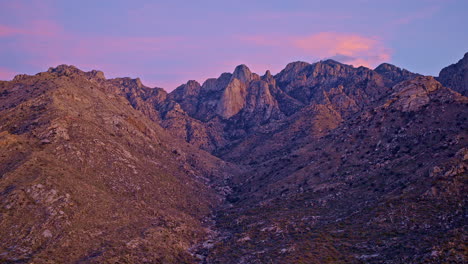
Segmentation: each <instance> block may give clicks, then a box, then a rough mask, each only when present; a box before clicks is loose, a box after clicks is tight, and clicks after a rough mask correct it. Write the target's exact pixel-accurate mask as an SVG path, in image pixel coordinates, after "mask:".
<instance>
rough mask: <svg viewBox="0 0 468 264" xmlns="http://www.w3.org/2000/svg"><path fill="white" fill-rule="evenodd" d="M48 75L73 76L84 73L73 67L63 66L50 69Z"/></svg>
mask: <svg viewBox="0 0 468 264" xmlns="http://www.w3.org/2000/svg"><path fill="white" fill-rule="evenodd" d="M47 72H48V73H53V74H57V75H58V76H71V75H73V74H82V73H83V71H81V70H80V69H78V68H76V67H75V66H73V65H66V64H61V65H59V66H57V67H55V68H53V67H50V68H49V70H48V71H47Z"/></svg>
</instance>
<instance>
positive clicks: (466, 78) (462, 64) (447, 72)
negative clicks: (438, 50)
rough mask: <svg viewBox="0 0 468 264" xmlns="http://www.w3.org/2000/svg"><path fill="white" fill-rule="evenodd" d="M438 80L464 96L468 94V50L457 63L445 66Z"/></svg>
mask: <svg viewBox="0 0 468 264" xmlns="http://www.w3.org/2000/svg"><path fill="white" fill-rule="evenodd" d="M438 80H439V81H440V82H441V83H442V84H443V85H444V86H446V87H449V88H451V89H453V90H455V91H457V92H459V93H461V94H462V95H464V96H468V52H467V53H465V56H464V57H463V58H462V59H461V60H459V61H458V62H457V63H455V64H452V65H450V66H448V67H445V68H443V69H442V70H441V71H440V73H439V78H438Z"/></svg>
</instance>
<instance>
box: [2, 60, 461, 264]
mask: <svg viewBox="0 0 468 264" xmlns="http://www.w3.org/2000/svg"><path fill="white" fill-rule="evenodd" d="M467 76H468V53H467V54H465V56H464V58H463V59H462V60H460V61H459V62H458V63H456V64H453V65H450V66H448V67H447V68H444V69H442V70H441V72H440V74H439V76H438V77H431V76H423V75H420V74H416V73H412V72H410V71H408V70H405V69H401V68H399V67H397V66H394V65H391V64H388V63H384V64H382V65H380V66H378V67H377V68H375V69H369V68H366V67H358V68H355V67H353V66H350V65H346V64H342V63H339V62H337V61H334V60H325V61H319V62H316V63H312V64H310V63H307V62H292V63H290V64H288V65H287V66H286V67H285V68H284V69H283V70H282V71H281V72H279V73H278V74H276V75H272V74H271V72H270V71H267V72H266V73H265V74H263V75H259V74H256V73H253V72H251V70H250V69H249V68H248V67H247V66H246V65H240V66H237V67H236V68H235V69H234V71H233V73H223V74H221V75H220V76H219V77H218V78H212V79H208V80H206V81H205V82H204V83H203V84H200V83H198V82H196V81H193V80H191V81H188V82H187V83H186V84H183V85H181V86H179V87H177V88H176V89H175V90H174V91H172V92H170V93H168V92H166V91H165V90H164V89H162V88H157V87H155V88H150V87H146V86H145V85H144V84H143V83H142V82H141V81H140V79H131V78H114V79H106V77H105V75H104V73H103V72H101V71H96V70H93V71H90V72H84V71H82V70H80V69H78V68H76V67H74V66H68V65H60V66H58V67H55V68H50V69H49V70H48V71H46V72H41V73H38V74H36V75H33V76H30V75H17V76H16V77H15V78H14V79H13V80H12V81H0V262H1V263H36V264H38V263H77V264H78V263H207V264H208V263H466V262H468V248H467V246H466V241H467V235H468V230H467V228H468V226H467V222H468V219H467V217H466V215H467V212H466V210H467V200H468V199H467V196H466V194H467V193H468V190H467V186H468V185H467V183H468V177H467V176H468V172H467V170H468V120H467V119H468V97H466V96H467V89H468V83H467V81H468V78H467Z"/></svg>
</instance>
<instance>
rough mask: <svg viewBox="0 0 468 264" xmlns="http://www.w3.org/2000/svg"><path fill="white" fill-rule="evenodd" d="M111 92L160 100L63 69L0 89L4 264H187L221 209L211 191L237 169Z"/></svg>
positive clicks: (121, 83)
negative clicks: (210, 216) (210, 220)
mask: <svg viewBox="0 0 468 264" xmlns="http://www.w3.org/2000/svg"><path fill="white" fill-rule="evenodd" d="M110 87H111V88H112V89H118V90H119V91H120V93H122V94H128V91H130V90H131V87H135V88H134V89H137V88H138V89H139V90H138V92H139V95H140V96H142V97H144V95H147V94H149V93H151V95H152V96H155V94H157V92H158V90H154V91H153V90H148V89H145V88H144V87H142V86H141V83H140V82H139V81H138V80H129V79H117V80H110V81H107V80H105V79H104V77H103V74H102V73H100V72H94V71H93V72H88V73H85V72H82V71H80V70H78V69H76V68H74V67H72V66H63V65H62V66H59V67H57V68H51V69H50V70H49V71H48V72H44V73H39V74H37V75H36V76H17V77H16V78H15V79H14V80H13V81H11V82H2V83H1V84H0V91H1V94H2V97H0V110H1V115H0V124H1V125H0V127H1V131H2V132H1V134H0V142H1V156H0V159H1V162H0V164H1V166H0V175H1V181H0V190H1V196H0V198H1V204H2V207H1V218H0V226H1V227H2V228H1V229H0V230H1V231H0V233H1V235H0V241H1V243H0V245H1V252H2V253H1V258H2V262H3V263H4V262H7V263H8V262H11V263H51V262H54V263H102V262H104V261H106V262H112V263H114V262H116V261H126V262H135V263H141V261H142V260H144V261H145V262H149V263H158V262H165V263H167V262H175V263H182V262H192V261H193V260H192V257H191V256H190V254H188V253H187V250H188V249H189V247H190V246H191V245H192V244H193V243H194V241H197V240H199V239H201V238H202V237H204V236H205V233H206V231H205V229H204V228H203V227H202V221H203V218H204V217H205V216H206V215H208V214H209V213H210V211H211V208H213V207H214V206H215V205H216V204H217V203H219V202H220V201H221V195H220V194H219V193H217V191H216V190H215V189H216V188H215V187H216V186H212V187H209V186H210V184H214V183H215V182H217V181H222V180H223V179H224V178H225V177H229V176H230V175H231V173H232V172H234V171H236V167H235V166H234V165H230V164H227V163H225V162H223V161H221V160H219V159H217V158H215V157H213V156H211V155H209V154H208V153H205V152H204V151H201V150H199V149H197V148H194V147H192V146H190V145H188V144H187V143H185V142H183V141H181V140H179V139H177V138H175V137H173V136H171V135H169V134H168V133H167V132H166V131H165V130H164V129H163V128H161V127H160V126H159V125H158V124H157V123H156V122H153V121H151V120H150V119H148V118H147V117H146V116H145V115H144V114H143V113H142V112H144V108H143V107H142V108H141V110H142V112H140V111H138V110H136V109H134V108H133V107H132V106H131V104H130V101H131V100H127V98H126V97H123V96H121V95H119V94H117V93H110V92H109V90H110V89H109V88H110ZM140 90H141V91H140ZM135 100H136V102H138V100H140V98H136V99H135ZM136 104H137V103H136ZM148 111H149V110H148ZM149 113H153V112H151V111H150V112H149ZM161 241H164V243H161Z"/></svg>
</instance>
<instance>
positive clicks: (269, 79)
mask: <svg viewBox="0 0 468 264" xmlns="http://www.w3.org/2000/svg"><path fill="white" fill-rule="evenodd" d="M261 80H262V81H264V82H266V83H268V84H271V85H273V86H275V85H276V80H275V78H274V77H273V75H271V72H270V71H269V70H267V71H266V72H265V75H263V76H262V78H261Z"/></svg>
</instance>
